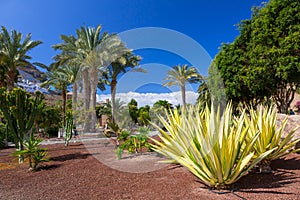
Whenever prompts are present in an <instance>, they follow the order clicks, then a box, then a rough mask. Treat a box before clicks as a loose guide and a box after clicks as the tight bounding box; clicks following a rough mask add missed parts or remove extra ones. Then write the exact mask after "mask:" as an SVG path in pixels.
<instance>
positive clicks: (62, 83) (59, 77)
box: [41, 67, 70, 125]
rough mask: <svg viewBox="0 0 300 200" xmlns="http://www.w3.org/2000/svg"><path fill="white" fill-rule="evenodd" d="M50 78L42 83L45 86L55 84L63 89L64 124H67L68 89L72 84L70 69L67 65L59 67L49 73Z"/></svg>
mask: <svg viewBox="0 0 300 200" xmlns="http://www.w3.org/2000/svg"><path fill="white" fill-rule="evenodd" d="M47 77H48V80H47V81H45V82H43V83H42V85H41V86H42V87H43V86H51V85H52V86H54V87H55V88H56V89H57V90H60V91H61V96H62V113H63V125H65V119H66V117H65V116H66V104H67V89H68V86H69V85H70V79H69V74H68V71H67V70H66V68H65V67H61V68H57V69H55V70H53V72H48V73H47Z"/></svg>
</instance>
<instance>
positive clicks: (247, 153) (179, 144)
mask: <svg viewBox="0 0 300 200" xmlns="http://www.w3.org/2000/svg"><path fill="white" fill-rule="evenodd" d="M181 113H182V114H181V115H180V114H179V111H178V110H175V111H174V112H173V113H171V114H168V118H167V119H164V118H162V117H160V120H161V122H162V123H163V124H164V127H165V128H166V130H167V131H164V130H162V129H161V128H159V127H158V126H156V127H157V128H158V129H159V131H160V133H161V135H160V138H161V140H162V141H161V142H160V141H158V140H155V139H153V141H154V142H155V144H154V145H153V146H152V147H153V149H154V150H155V151H157V152H159V153H161V154H163V155H165V156H166V157H168V158H169V160H166V161H165V162H167V163H179V164H180V165H182V166H184V167H186V168H187V169H188V170H189V171H190V172H192V173H193V174H194V175H195V176H196V177H198V178H199V179H200V181H201V182H203V183H204V184H206V185H208V186H210V187H213V188H225V187H227V186H228V185H230V184H232V183H234V182H236V181H237V180H238V179H240V178H241V177H242V176H243V175H245V174H246V173H247V172H248V171H249V170H250V169H251V168H252V167H253V166H255V165H256V164H257V163H258V162H260V161H261V160H262V159H264V158H265V157H266V156H267V155H269V154H270V153H271V151H272V150H269V151H266V152H265V153H263V154H261V155H259V156H257V157H255V158H254V152H253V145H254V143H255V142H256V139H257V138H258V137H259V133H257V134H256V135H255V136H254V137H253V138H252V139H251V140H250V141H248V142H247V143H246V140H245V138H246V136H247V134H248V127H245V126H244V120H245V110H244V111H243V112H242V114H241V115H240V116H239V117H234V116H233V114H232V106H231V104H229V105H227V107H226V109H225V110H224V111H223V112H222V114H221V112H220V109H217V111H215V110H214V108H213V105H212V107H211V109H209V107H208V106H206V107H205V109H204V110H202V111H199V108H197V107H190V108H183V110H181Z"/></svg>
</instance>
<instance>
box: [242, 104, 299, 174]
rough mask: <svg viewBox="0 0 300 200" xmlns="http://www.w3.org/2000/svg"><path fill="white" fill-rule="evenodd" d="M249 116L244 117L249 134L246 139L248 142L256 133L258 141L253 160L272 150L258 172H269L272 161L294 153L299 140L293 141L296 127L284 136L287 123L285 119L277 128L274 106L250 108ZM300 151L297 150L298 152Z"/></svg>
mask: <svg viewBox="0 0 300 200" xmlns="http://www.w3.org/2000/svg"><path fill="white" fill-rule="evenodd" d="M249 113H250V116H249V117H248V116H245V124H246V126H248V127H249V133H248V135H247V137H246V140H247V141H250V140H251V139H252V138H253V137H254V136H255V135H256V134H257V133H259V136H258V139H257V140H256V142H255V143H254V146H253V147H254V150H255V154H254V158H255V157H258V156H260V155H261V154H263V153H265V152H267V151H269V150H271V149H274V151H272V153H270V154H269V155H268V156H266V157H265V158H264V159H263V160H262V161H261V163H260V171H261V172H264V171H265V170H267V171H266V172H271V171H270V170H271V168H270V163H271V161H272V160H275V159H277V158H280V157H282V156H285V155H287V154H290V153H293V152H296V151H297V150H293V148H294V147H295V145H296V143H298V142H299V141H300V138H299V139H294V140H293V137H294V133H295V131H296V129H297V128H298V127H296V128H295V129H294V130H292V131H290V132H289V133H288V134H286V135H284V128H285V125H286V123H287V118H286V119H285V120H284V121H283V122H282V124H281V125H280V126H279V127H277V126H276V122H277V120H276V119H277V109H276V107H275V106H270V107H263V106H260V108H258V109H256V110H255V109H253V108H251V109H250V111H249ZM299 150H300V149H298V151H299Z"/></svg>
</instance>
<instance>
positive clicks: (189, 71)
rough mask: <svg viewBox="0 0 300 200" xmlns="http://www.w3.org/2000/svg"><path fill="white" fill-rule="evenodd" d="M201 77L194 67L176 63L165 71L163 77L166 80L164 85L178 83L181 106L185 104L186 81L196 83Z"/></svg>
mask: <svg viewBox="0 0 300 200" xmlns="http://www.w3.org/2000/svg"><path fill="white" fill-rule="evenodd" d="M202 79H203V78H202V76H201V75H200V74H199V72H198V70H197V68H196V67H193V66H188V65H186V64H185V65H177V66H174V67H172V69H170V70H169V71H168V72H167V77H166V78H165V79H164V80H165V81H166V82H165V83H164V86H173V85H179V86H180V89H181V95H182V104H183V106H186V102H185V99H186V98H185V85H186V84H187V83H198V82H199V81H201V80H202Z"/></svg>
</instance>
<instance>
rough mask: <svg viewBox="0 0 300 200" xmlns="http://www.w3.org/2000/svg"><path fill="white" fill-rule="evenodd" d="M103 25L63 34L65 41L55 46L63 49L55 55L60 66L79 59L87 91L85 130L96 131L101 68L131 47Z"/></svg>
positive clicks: (83, 83)
mask: <svg viewBox="0 0 300 200" xmlns="http://www.w3.org/2000/svg"><path fill="white" fill-rule="evenodd" d="M101 29H102V27H101V25H99V26H97V28H90V27H88V28H87V27H80V28H79V29H77V30H76V34H77V38H75V37H74V36H65V35H61V39H62V40H63V43H61V44H56V45H54V46H53V48H54V49H56V50H61V54H59V55H57V56H55V57H54V59H55V60H56V62H57V66H58V65H61V64H66V63H69V64H70V65H72V64H74V63H76V64H78V65H79V66H80V74H81V76H82V85H83V91H84V97H85V98H84V109H85V110H86V111H88V114H87V118H86V123H85V126H84V131H94V130H95V123H96V115H95V113H96V112H95V106H96V87H97V85H98V79H99V75H100V76H101V73H100V72H99V71H101V70H102V69H104V68H105V66H108V65H109V64H110V63H111V62H112V61H114V60H115V59H116V58H118V57H119V56H120V55H122V54H123V53H125V52H127V51H128V50H127V49H126V48H125V45H124V44H123V43H122V42H121V40H120V39H119V38H118V37H117V36H116V35H109V34H108V33H107V32H104V33H103V34H102V35H101Z"/></svg>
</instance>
